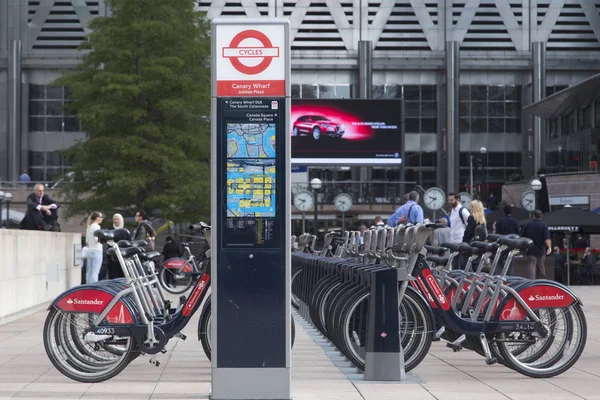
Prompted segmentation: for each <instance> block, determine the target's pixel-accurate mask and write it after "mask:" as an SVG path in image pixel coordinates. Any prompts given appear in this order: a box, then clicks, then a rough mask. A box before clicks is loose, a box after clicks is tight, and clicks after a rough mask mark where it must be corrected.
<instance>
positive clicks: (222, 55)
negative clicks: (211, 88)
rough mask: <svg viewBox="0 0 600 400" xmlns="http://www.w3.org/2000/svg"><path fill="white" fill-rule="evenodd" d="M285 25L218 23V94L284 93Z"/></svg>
mask: <svg viewBox="0 0 600 400" xmlns="http://www.w3.org/2000/svg"><path fill="white" fill-rule="evenodd" d="M285 40H286V36H285V26H284V25H255V26H250V25H217V30H216V54H214V57H216V71H215V72H216V74H215V75H216V80H217V85H216V88H217V93H216V94H217V96H225V97H229V96H232V97H260V96H282V97H283V96H285V75H286V65H285V56H286V53H285V52H286V48H285Z"/></svg>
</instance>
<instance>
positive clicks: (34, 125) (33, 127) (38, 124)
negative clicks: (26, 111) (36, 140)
mask: <svg viewBox="0 0 600 400" xmlns="http://www.w3.org/2000/svg"><path fill="white" fill-rule="evenodd" d="M44 130H45V129H44V117H29V132H44Z"/></svg>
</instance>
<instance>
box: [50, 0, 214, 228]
mask: <svg viewBox="0 0 600 400" xmlns="http://www.w3.org/2000/svg"><path fill="white" fill-rule="evenodd" d="M105 3H106V5H107V6H108V7H109V9H110V10H111V14H110V15H109V16H107V17H99V18H96V19H94V20H92V21H91V23H90V26H89V28H90V30H91V33H90V34H89V36H88V37H87V40H86V41H85V42H84V43H82V45H81V47H80V50H82V51H84V52H85V53H84V55H83V60H82V63H81V64H80V66H79V67H78V69H77V70H76V71H73V72H67V73H65V74H64V75H63V76H62V77H61V78H59V79H58V80H57V81H56V82H55V83H56V84H57V85H64V86H66V87H67V88H68V89H69V91H70V93H71V95H70V97H71V98H72V99H73V100H74V101H73V103H72V104H71V107H72V110H73V111H75V112H76V113H77V115H78V116H79V118H80V119H81V121H82V125H83V129H84V131H86V132H87V140H85V141H82V142H80V143H78V144H77V145H75V146H73V147H72V148H70V149H69V150H68V151H67V156H69V157H71V158H72V159H73V170H74V177H75V179H74V181H73V182H71V183H69V184H68V185H67V187H66V188H65V194H66V200H67V201H70V202H71V204H72V205H71V207H69V215H77V214H80V213H83V212H90V211H92V210H101V211H103V212H105V213H108V212H111V211H120V210H124V209H129V207H130V206H132V205H135V207H141V208H144V209H146V210H152V209H161V210H162V212H163V216H165V217H167V218H170V219H172V220H175V221H181V220H190V219H197V218H206V216H208V215H209V209H210V194H209V190H210V189H209V188H210V172H209V168H210V165H209V162H210V126H209V122H208V118H207V116H208V115H209V113H210V67H209V56H210V37H209V26H208V23H207V21H206V19H205V18H204V17H203V16H202V15H201V14H199V13H197V12H195V11H194V2H193V1H192V0H106V1H105Z"/></svg>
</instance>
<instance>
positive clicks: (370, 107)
mask: <svg viewBox="0 0 600 400" xmlns="http://www.w3.org/2000/svg"><path fill="white" fill-rule="evenodd" d="M401 106H402V103H401V100H396V99H368V100H365V99H360V100H359V99H357V100H353V99H298V100H292V106H291V123H290V126H291V128H290V129H291V132H290V134H291V135H292V163H294V164H305V165H310V164H400V163H401V162H402V159H401V157H400V154H401V153H400V150H401V144H402V135H401V123H402V115H401Z"/></svg>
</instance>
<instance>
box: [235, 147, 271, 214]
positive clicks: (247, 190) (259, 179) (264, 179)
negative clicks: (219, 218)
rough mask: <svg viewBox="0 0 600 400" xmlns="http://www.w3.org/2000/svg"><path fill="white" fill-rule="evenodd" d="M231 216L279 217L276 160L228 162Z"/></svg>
mask: <svg viewBox="0 0 600 400" xmlns="http://www.w3.org/2000/svg"><path fill="white" fill-rule="evenodd" d="M227 216H228V217H266V218H268V217H274V216H275V160H274V159H271V160H264V159H263V160H261V159H258V158H257V159H248V160H227Z"/></svg>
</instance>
